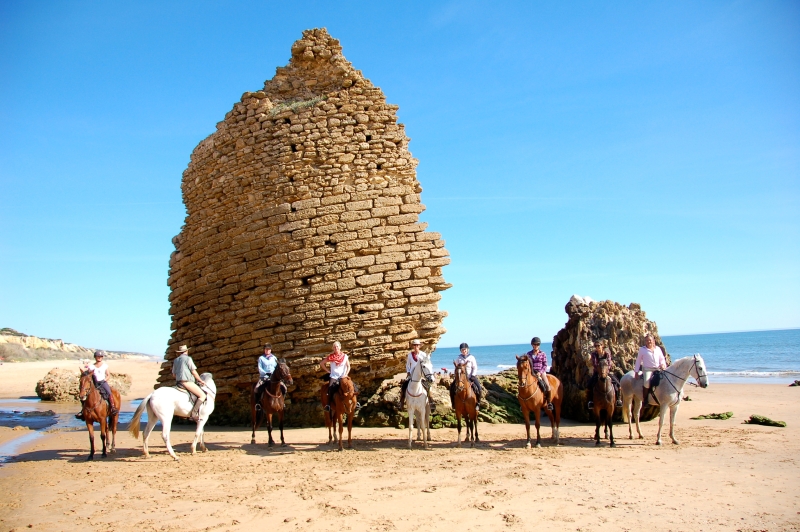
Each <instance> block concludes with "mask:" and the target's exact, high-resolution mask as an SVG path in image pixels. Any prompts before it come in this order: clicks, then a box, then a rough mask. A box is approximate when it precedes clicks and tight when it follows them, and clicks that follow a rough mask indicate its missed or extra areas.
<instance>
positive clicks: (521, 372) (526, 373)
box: [517, 355, 531, 386]
mask: <svg viewBox="0 0 800 532" xmlns="http://www.w3.org/2000/svg"><path fill="white" fill-rule="evenodd" d="M530 376H531V362H530V360H528V355H517V378H518V379H519V385H520V386H527V384H528V382H527V381H528V377H530Z"/></svg>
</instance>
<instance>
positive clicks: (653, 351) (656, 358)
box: [633, 334, 667, 407]
mask: <svg viewBox="0 0 800 532" xmlns="http://www.w3.org/2000/svg"><path fill="white" fill-rule="evenodd" d="M640 369H641V370H642V406H643V407H644V406H647V404H648V402H647V399H648V395H649V394H650V377H652V376H653V372H654V371H658V370H664V369H667V359H666V358H664V352H663V351H662V350H661V348H660V347H658V346H657V345H656V340H655V338H653V335H652V334H648V335H646V336H645V337H644V345H643V346H642V347H640V348H639V354H638V355H637V357H636V363H635V364H634V365H633V371H634V373H638V372H639V370H640Z"/></svg>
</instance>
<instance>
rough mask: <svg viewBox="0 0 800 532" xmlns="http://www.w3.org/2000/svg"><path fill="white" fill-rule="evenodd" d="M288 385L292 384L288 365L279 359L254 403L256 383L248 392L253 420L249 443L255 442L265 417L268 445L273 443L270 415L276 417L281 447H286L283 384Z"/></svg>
mask: <svg viewBox="0 0 800 532" xmlns="http://www.w3.org/2000/svg"><path fill="white" fill-rule="evenodd" d="M284 383H285V384H288V385H289V386H291V385H293V384H294V381H293V380H292V375H291V373H289V366H287V365H286V362H285V361H283V360H281V361H279V362H278V365H277V366H276V367H275V371H274V372H273V373H272V375H271V376H270V378H269V380H268V381H267V382H265V383H264V387H263V389H262V391H261V398H260V401H259V402H258V403H256V386H258V383H256V384H255V385H254V386H253V391H252V392H251V393H250V411H251V414H252V418H251V419H252V420H253V434H252V435H251V436H250V443H251V444H253V445H255V443H256V431H257V430H258V427H260V426H261V422H262V421H264V419H266V421H267V431H268V432H269V446H270V447H272V446H273V445H275V440H273V439H272V416H273V415H275V416H277V417H278V427H279V428H280V430H281V447H286V442H285V441H284V440H283V414H284V410H285V404H284V393H283V386H282V385H283V384H284Z"/></svg>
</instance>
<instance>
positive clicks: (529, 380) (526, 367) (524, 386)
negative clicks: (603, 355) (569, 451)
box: [517, 355, 564, 449]
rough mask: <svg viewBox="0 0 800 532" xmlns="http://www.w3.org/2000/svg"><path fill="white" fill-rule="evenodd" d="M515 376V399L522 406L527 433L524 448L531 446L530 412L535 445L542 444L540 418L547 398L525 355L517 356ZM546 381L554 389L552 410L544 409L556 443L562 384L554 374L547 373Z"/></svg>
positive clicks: (562, 396)
mask: <svg viewBox="0 0 800 532" xmlns="http://www.w3.org/2000/svg"><path fill="white" fill-rule="evenodd" d="M517 377H518V378H519V384H518V385H517V386H518V389H519V391H518V392H517V399H519V406H520V407H521V408H522V416H523V417H524V418H525V430H526V432H527V434H528V439H527V441H526V442H525V448H526V449H530V448H531V421H530V413H531V412H533V415H534V418H535V424H536V447H541V446H542V440H541V438H540V436H539V427H540V418H541V415H542V408H544V407H545V406H546V405H547V398H546V397H545V396H544V392H542V390H541V388H539V381H538V379H536V377H534V376H533V372H532V371H531V364H530V360H529V359H528V357H527V356H526V355H522V356H517ZM547 381H548V382H549V384H550V388H552V389H553V390H555V394H554V395H553V410H552V411H550V410H545V412H546V413H547V417H549V418H550V428H551V429H552V431H553V441H554V442H555V444H556V445H558V436H559V434H558V432H559V428H560V427H561V401H563V399H564V385H563V384H561V381H560V380H558V377H556V376H555V375H549V374H548V375H547Z"/></svg>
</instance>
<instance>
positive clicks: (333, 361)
mask: <svg viewBox="0 0 800 532" xmlns="http://www.w3.org/2000/svg"><path fill="white" fill-rule="evenodd" d="M326 364H327V367H326ZM319 366H320V367H321V368H322V371H324V372H326V373H329V375H330V380H329V381H328V404H327V405H325V410H326V411H328V412H330V411H331V405H332V404H333V394H335V393H336V390H338V389H339V381H340V380H341V379H343V378H345V377H347V376H348V375H349V374H350V357H348V356H347V354H346V353H345V352H344V351H342V344H341V343H339V342H338V341H336V342H333V353H331V354H330V355H328V356H326V357H325V358H323V359H322V360H321V361H320V363H319ZM356 405H357V407H358V406H359V405H358V403H356Z"/></svg>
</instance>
